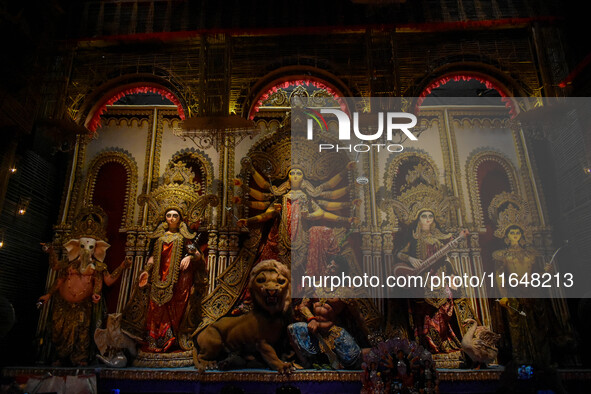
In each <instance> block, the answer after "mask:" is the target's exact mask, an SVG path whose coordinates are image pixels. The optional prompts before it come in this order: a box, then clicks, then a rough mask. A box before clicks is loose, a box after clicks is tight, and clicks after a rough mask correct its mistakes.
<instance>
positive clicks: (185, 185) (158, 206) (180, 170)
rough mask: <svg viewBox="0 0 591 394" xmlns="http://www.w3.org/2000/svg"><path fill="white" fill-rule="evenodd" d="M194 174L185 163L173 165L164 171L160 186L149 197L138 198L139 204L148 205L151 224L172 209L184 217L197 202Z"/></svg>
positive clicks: (197, 187)
mask: <svg viewBox="0 0 591 394" xmlns="http://www.w3.org/2000/svg"><path fill="white" fill-rule="evenodd" d="M194 178H195V174H194V173H193V171H191V169H190V168H187V167H186V165H185V163H182V162H178V163H173V164H172V166H171V167H168V168H167V169H166V171H164V175H163V177H162V180H163V182H162V184H161V185H160V186H158V187H157V188H156V189H154V190H153V191H152V192H151V193H150V194H149V195H145V194H143V195H141V196H139V197H138V202H139V203H140V204H145V203H148V207H149V210H150V212H151V215H152V216H151V218H152V222H154V223H157V222H159V221H161V220H163V218H164V215H165V214H166V212H167V211H169V210H171V209H174V210H176V211H177V212H178V213H180V214H181V216H183V217H186V215H188V214H189V210H190V208H191V207H192V206H193V205H194V204H195V203H196V202H197V201H198V200H199V195H198V194H197V191H198V190H199V186H198V185H196V184H195V183H194V181H193V179H194Z"/></svg>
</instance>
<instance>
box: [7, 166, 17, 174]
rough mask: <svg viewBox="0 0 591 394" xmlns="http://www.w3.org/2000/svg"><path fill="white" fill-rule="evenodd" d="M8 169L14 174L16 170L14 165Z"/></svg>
mask: <svg viewBox="0 0 591 394" xmlns="http://www.w3.org/2000/svg"><path fill="white" fill-rule="evenodd" d="M8 171H10V173H11V174H14V173H15V172H16V167H11V168H10V169H9V170H8Z"/></svg>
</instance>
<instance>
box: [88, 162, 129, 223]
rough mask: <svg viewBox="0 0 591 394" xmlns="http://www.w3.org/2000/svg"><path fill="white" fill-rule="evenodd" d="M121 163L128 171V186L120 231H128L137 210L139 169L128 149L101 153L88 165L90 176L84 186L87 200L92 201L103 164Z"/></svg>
mask: <svg viewBox="0 0 591 394" xmlns="http://www.w3.org/2000/svg"><path fill="white" fill-rule="evenodd" d="M113 162H114V163H119V164H121V165H122V166H123V168H125V170H126V172H127V187H126V191H125V201H124V202H123V204H125V210H124V212H123V219H122V221H121V229H120V231H127V230H128V229H129V228H131V227H133V218H134V212H135V196H136V194H137V183H138V169H137V163H136V162H135V160H134V159H133V157H132V156H131V153H129V152H127V151H114V150H108V151H103V152H101V153H99V154H98V155H97V156H96V157H95V158H94V159H93V160H92V162H91V163H90V164H89V166H88V172H87V174H88V176H87V177H86V186H85V187H84V196H85V197H84V198H83V199H85V200H86V201H92V197H93V196H94V188H95V185H96V179H97V176H98V173H99V171H100V169H101V167H102V166H104V165H105V164H107V163H113Z"/></svg>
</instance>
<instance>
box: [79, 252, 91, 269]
mask: <svg viewBox="0 0 591 394" xmlns="http://www.w3.org/2000/svg"><path fill="white" fill-rule="evenodd" d="M90 264H92V254H91V253H90V250H88V249H82V251H81V252H80V272H81V273H84V272H85V271H86V268H88V266H89V265H90Z"/></svg>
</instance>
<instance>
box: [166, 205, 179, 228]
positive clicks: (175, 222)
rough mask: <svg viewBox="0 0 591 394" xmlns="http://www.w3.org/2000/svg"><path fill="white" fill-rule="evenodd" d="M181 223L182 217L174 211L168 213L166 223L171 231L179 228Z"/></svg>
mask: <svg viewBox="0 0 591 394" xmlns="http://www.w3.org/2000/svg"><path fill="white" fill-rule="evenodd" d="M180 221H181V216H180V215H179V213H178V212H177V211H175V210H174V209H172V210H170V211H168V212H166V223H168V228H169V229H171V230H174V229H176V228H178V226H179V222H180Z"/></svg>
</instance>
